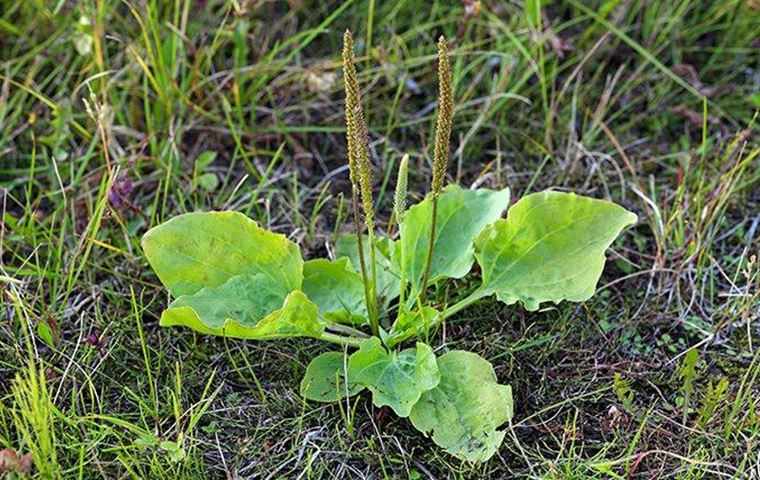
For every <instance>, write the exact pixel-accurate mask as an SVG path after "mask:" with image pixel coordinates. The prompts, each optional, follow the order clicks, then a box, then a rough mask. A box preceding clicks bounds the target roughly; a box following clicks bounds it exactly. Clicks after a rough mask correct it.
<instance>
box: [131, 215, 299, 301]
mask: <svg viewBox="0 0 760 480" xmlns="http://www.w3.org/2000/svg"><path fill="white" fill-rule="evenodd" d="M142 245H143V250H144V251H145V256H146V257H147V258H148V262H149V263H150V265H151V267H153V270H155V271H156V274H157V275H158V278H159V279H160V280H161V282H162V283H163V284H164V285H165V286H166V288H167V289H168V290H169V293H171V294H172V295H173V296H175V297H179V296H181V295H192V294H194V293H196V292H198V291H199V290H200V289H201V288H204V287H216V286H219V285H221V284H223V283H224V282H226V281H228V280H229V279H230V278H232V277H234V276H237V275H242V274H248V275H253V274H257V273H260V274H263V275H265V276H267V277H269V278H270V279H271V280H272V281H273V282H276V283H280V284H282V285H283V286H285V287H286V288H287V289H288V291H291V290H296V289H298V288H300V287H301V280H302V278H303V273H302V270H303V260H302V259H301V251H300V249H299V248H298V245H296V244H295V243H293V242H291V241H290V240H288V239H287V238H285V236H284V235H279V234H276V233H272V232H270V231H268V230H265V229H263V228H261V227H259V226H258V224H256V222H254V221H253V220H251V219H250V218H248V217H246V216H245V215H243V214H242V213H239V212H231V211H226V212H194V213H186V214H184V215H179V216H177V217H174V218H172V219H171V220H169V221H167V222H165V223H162V224H161V225H158V226H157V227H154V228H151V229H150V230H148V232H146V233H145V235H144V236H143V238H142Z"/></svg>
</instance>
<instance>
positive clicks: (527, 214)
mask: <svg viewBox="0 0 760 480" xmlns="http://www.w3.org/2000/svg"><path fill="white" fill-rule="evenodd" d="M635 222H636V215H635V214H633V213H631V212H629V211H628V210H626V209H624V208H623V207H621V206H619V205H616V204H614V203H611V202H606V201H604V200H596V199H592V198H588V197H582V196H578V195H575V194H572V193H560V192H541V193H534V194H531V195H527V196H525V197H523V198H522V199H520V201H519V202H517V203H516V204H514V205H513V206H512V207H511V208H510V209H509V213H508V214H507V218H506V220H499V221H497V222H495V223H493V224H492V225H490V226H489V227H487V228H486V229H485V230H484V231H483V232H482V233H481V234H480V235H479V236H478V238H477V239H476V240H475V256H476V257H477V259H478V263H479V264H480V267H481V270H482V272H483V286H482V287H481V288H482V291H483V292H484V293H485V294H491V293H495V294H496V296H497V297H498V299H499V300H501V301H502V302H504V303H506V304H507V305H512V304H514V303H515V302H517V301H518V300H519V301H521V302H522V303H523V304H524V305H525V308H526V309H528V310H536V309H538V307H539V304H540V303H541V302H548V301H551V302H554V303H559V302H560V301H562V300H570V301H575V302H580V301H584V300H587V299H589V298H590V297H591V296H592V295H593V294H594V291H595V290H596V284H597V282H598V281H599V277H600V276H601V274H602V269H603V268H604V262H605V256H604V252H605V250H606V249H607V248H608V247H609V246H610V245H611V244H612V242H613V241H614V240H615V238H617V236H618V235H619V234H620V232H621V231H622V230H623V228H625V227H626V226H628V225H632V224H634V223H635Z"/></svg>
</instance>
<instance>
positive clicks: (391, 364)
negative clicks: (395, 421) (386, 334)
mask: <svg viewBox="0 0 760 480" xmlns="http://www.w3.org/2000/svg"><path fill="white" fill-rule="evenodd" d="M348 377H349V378H350V379H351V381H354V382H356V383H358V384H360V385H363V386H365V387H367V388H368V389H369V390H370V391H371V392H372V402H373V403H374V404H375V405H376V406H378V407H382V406H383V405H388V406H389V407H391V408H392V409H393V411H394V412H396V415H398V416H399V417H407V416H409V412H410V411H411V410H412V407H413V406H414V404H415V403H417V401H418V400H419V399H420V395H422V393H423V392H426V391H427V390H430V389H431V388H435V386H436V385H438V381H439V379H440V375H439V373H438V367H437V365H436V361H435V355H434V354H433V350H432V349H431V348H430V347H429V346H427V345H425V344H424V343H421V342H418V343H417V348H409V349H406V350H403V351H401V352H395V351H391V352H389V351H387V350H386V349H385V347H383V345H382V343H381V342H380V339H379V338H377V337H372V338H368V339H367V340H365V341H364V342H362V345H361V347H360V348H359V350H358V351H356V352H354V353H353V354H352V355H351V357H350V358H349V359H348Z"/></svg>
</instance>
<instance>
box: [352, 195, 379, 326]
mask: <svg viewBox="0 0 760 480" xmlns="http://www.w3.org/2000/svg"><path fill="white" fill-rule="evenodd" d="M351 194H352V200H353V204H354V227H355V230H356V247H357V249H358V250H359V270H361V274H362V285H363V286H364V303H365V304H366V305H367V313H368V314H369V326H370V329H372V335H374V336H376V337H379V336H380V329H379V325H378V321H377V312H376V311H375V308H374V305H375V304H374V303H373V300H372V293H371V292H372V289H371V286H370V284H369V278H367V263H366V261H365V259H364V241H363V240H362V232H361V219H360V218H359V217H360V216H359V192H358V191H357V188H356V185H353V188H352V189H351Z"/></svg>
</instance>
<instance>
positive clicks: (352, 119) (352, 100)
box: [343, 30, 375, 230]
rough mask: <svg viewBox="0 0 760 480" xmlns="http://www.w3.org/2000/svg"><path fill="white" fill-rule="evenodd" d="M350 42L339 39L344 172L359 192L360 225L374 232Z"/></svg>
mask: <svg viewBox="0 0 760 480" xmlns="http://www.w3.org/2000/svg"><path fill="white" fill-rule="evenodd" d="M355 61H356V58H355V56H354V39H353V37H352V36H351V32H349V31H348V30H346V33H345V34H344V35H343V77H344V80H343V81H344V84H345V89H346V137H347V140H348V170H349V175H350V177H351V183H353V185H354V188H358V189H359V191H360V192H361V197H362V205H363V207H364V221H365V223H366V224H367V228H368V229H370V230H372V229H374V217H375V215H374V211H373V200H372V167H371V165H370V161H369V135H368V133H367V124H366V123H365V120H364V110H363V109H362V104H361V96H360V93H359V81H358V80H357V76H356V66H355V65H354V63H355Z"/></svg>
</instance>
